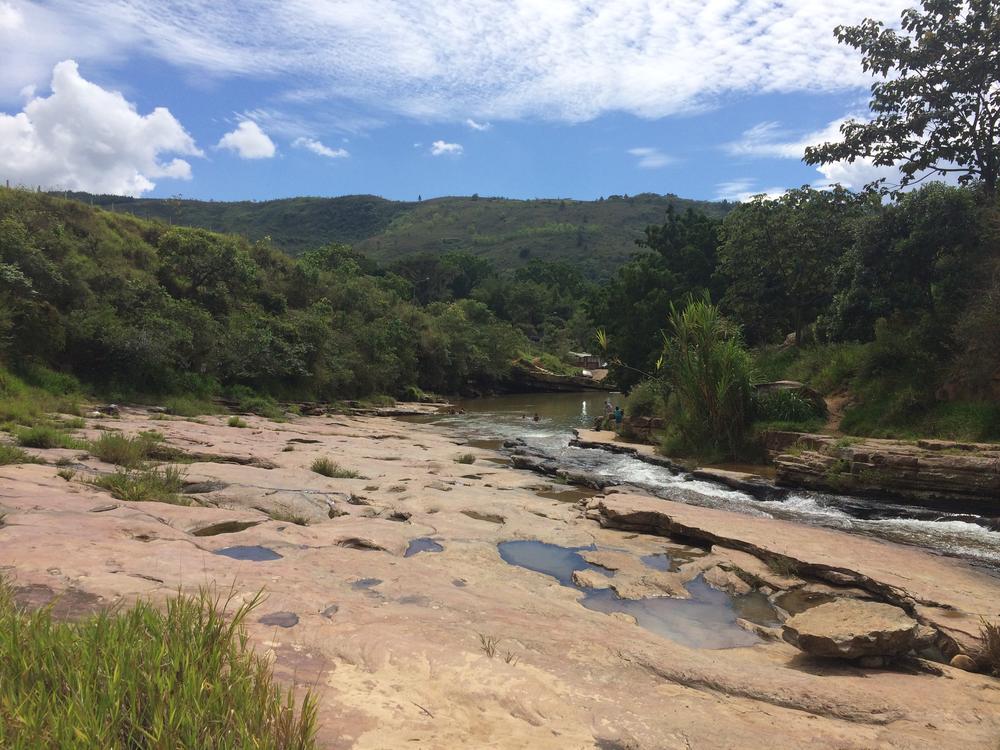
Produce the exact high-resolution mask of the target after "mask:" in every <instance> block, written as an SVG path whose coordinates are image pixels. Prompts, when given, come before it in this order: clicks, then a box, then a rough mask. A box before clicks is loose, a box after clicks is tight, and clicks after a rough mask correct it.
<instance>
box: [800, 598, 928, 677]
mask: <svg viewBox="0 0 1000 750" xmlns="http://www.w3.org/2000/svg"><path fill="white" fill-rule="evenodd" d="M918 628H919V623H917V621H916V620H914V619H913V618H912V617H910V616H909V615H908V614H906V612H904V611H903V610H901V609H900V608H899V607H893V606H892V605H891V604H883V603H881V602H869V601H861V600H859V599H838V600H836V601H833V602H828V603H826V604H820V605H819V606H817V607H813V608H812V609H809V610H806V611H805V612H802V613H801V614H797V615H795V616H794V617H793V618H791V619H790V620H788V621H787V622H786V623H785V624H784V626H783V628H782V637H783V638H784V639H785V640H786V641H787V642H788V643H791V644H792V645H793V646H795V647H797V648H799V649H801V650H802V651H805V652H806V653H807V654H811V655H812V656H827V657H836V658H839V659H861V658H862V657H879V658H882V657H893V656H901V655H903V654H906V653H909V652H910V651H911V650H912V649H913V648H914V646H915V645H916V643H917V635H918ZM871 663H872V664H874V660H872V661H871ZM877 666H882V664H881V663H879V664H878V665H877Z"/></svg>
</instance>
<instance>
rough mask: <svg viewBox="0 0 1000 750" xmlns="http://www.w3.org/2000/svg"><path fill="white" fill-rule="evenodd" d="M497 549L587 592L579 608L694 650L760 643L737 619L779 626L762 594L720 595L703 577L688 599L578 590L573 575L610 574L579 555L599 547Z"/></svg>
mask: <svg viewBox="0 0 1000 750" xmlns="http://www.w3.org/2000/svg"><path fill="white" fill-rule="evenodd" d="M498 548H499V551H500V557H501V558H502V559H503V560H504V562H507V563H509V564H511V565H517V566H520V567H522V568H527V569H528V570H534V571H535V572H538V573H544V574H545V575H549V576H552V577H553V578H555V579H556V580H558V581H559V582H560V583H561V584H562V585H564V586H569V587H572V588H576V589H580V590H581V591H583V592H585V593H584V596H583V598H582V599H581V600H580V604H582V605H583V606H584V607H586V608H587V609H591V610H594V611H596V612H604V613H605V614H611V613H613V612H620V613H623V614H627V615H631V616H632V617H634V618H635V620H636V622H637V623H638V624H639V625H640V626H642V627H643V628H645V629H646V630H649V631H651V632H653V633H656V634H657V635H661V636H663V637H664V638H669V639H670V640H672V641H675V642H677V643H680V644H683V645H685V646H689V647H692V648H710V649H721V648H736V647H740V646H752V645H754V644H756V643H759V642H760V638H758V637H757V636H756V635H754V634H753V633H750V632H747V631H746V630H744V629H743V628H741V627H740V626H739V625H737V624H736V619H737V618H743V619H746V620H750V621H752V622H757V623H760V624H773V623H777V622H778V617H777V614H776V613H775V611H774V609H773V608H772V607H771V605H770V604H769V603H768V601H767V598H766V597H765V596H764V595H763V594H760V593H756V592H755V593H752V594H745V595H742V596H736V597H734V596H731V595H730V594H727V593H724V592H722V591H716V590H715V589H713V588H712V587H711V586H709V585H708V584H707V583H705V580H704V578H703V577H702V576H698V577H697V578H696V579H694V580H693V581H690V582H689V583H688V584H687V585H686V586H685V588H686V589H687V590H688V592H689V593H690V594H691V598H690V599H675V598H671V597H665V596H664V597H651V598H648V599H620V598H619V597H618V595H617V594H615V592H614V591H612V590H611V589H588V588H584V587H581V586H577V585H576V584H575V583H573V573H574V571H577V570H596V571H599V572H601V573H603V574H605V575H609V573H608V571H607V570H605V569H603V568H601V567H599V566H596V565H591V564H590V563H588V562H587V561H586V560H584V559H583V557H582V556H581V555H580V554H579V553H580V552H581V551H584V550H594V549H596V547H595V546H593V545H591V546H590V547H560V546H558V545H555V544H547V543H545V542H538V541H516V542H502V543H501V544H499V545H498ZM647 557H659V558H665V559H667V561H668V562H669V558H667V556H666V555H665V554H661V555H648V556H647ZM644 562H646V561H645V560H644ZM646 564H647V565H649V564H650V563H649V562H647V563H646ZM657 564H659V563H658V562H656V563H654V564H653V565H654V566H655V565H657Z"/></svg>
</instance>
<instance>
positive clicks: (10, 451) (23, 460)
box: [0, 443, 38, 466]
mask: <svg viewBox="0 0 1000 750" xmlns="http://www.w3.org/2000/svg"><path fill="white" fill-rule="evenodd" d="M33 463H38V459H36V458H35V457H34V456H31V455H30V454H28V453H25V452H24V451H23V450H21V449H20V448H18V447H17V446H14V445H9V444H8V443H0V466H7V465H8V464H33Z"/></svg>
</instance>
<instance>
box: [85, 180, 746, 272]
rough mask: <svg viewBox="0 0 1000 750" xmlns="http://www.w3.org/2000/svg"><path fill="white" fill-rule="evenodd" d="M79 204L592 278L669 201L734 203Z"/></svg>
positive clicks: (659, 198) (259, 235) (716, 210)
mask: <svg viewBox="0 0 1000 750" xmlns="http://www.w3.org/2000/svg"><path fill="white" fill-rule="evenodd" d="M68 197H74V198H77V199H79V200H81V201H84V202H87V203H92V204H93V205H99V206H103V207H105V208H108V209H112V210H114V211H116V212H128V213H132V214H135V215H136V216H139V217H141V218H148V219H160V220H162V221H165V222H167V223H169V224H175V225H177V224H179V225H183V226H194V227H202V228H205V229H210V230H212V231H217V232H231V233H235V234H241V235H243V236H245V237H246V238H247V239H249V240H250V241H256V240H260V239H263V238H264V237H270V238H271V241H272V242H273V243H274V245H275V246H276V247H278V248H280V249H282V250H285V251H287V252H288V253H290V254H292V255H297V254H299V253H301V252H303V251H305V250H307V249H309V248H313V247H316V246H318V245H322V244H327V243H330V242H342V243H347V244H350V245H353V246H354V247H355V248H356V249H358V250H361V251H362V252H364V253H366V254H367V255H369V256H370V257H372V258H374V259H375V260H377V261H380V262H388V261H394V260H398V259H400V258H402V257H404V256H406V255H410V254H413V253H418V252H428V253H439V252H447V251H465V252H469V253H472V254H474V255H477V256H481V257H483V258H486V259H488V260H490V261H492V262H494V263H496V264H497V265H498V266H503V267H508V268H509V267H519V266H524V265H526V264H527V263H528V262H529V261H530V260H532V259H538V260H546V261H568V262H571V263H572V264H573V265H575V266H576V267H577V268H579V269H580V270H581V271H582V272H583V274H584V275H585V276H586V277H587V278H590V279H604V278H607V277H608V276H610V274H611V273H612V272H613V271H614V270H615V268H617V267H618V266H619V265H621V264H622V263H624V262H625V261H626V260H628V258H629V256H630V255H631V254H632V253H633V252H634V251H635V240H636V239H638V238H640V237H641V236H642V233H643V230H644V229H645V228H646V227H647V226H648V225H650V224H658V223H661V222H662V221H663V217H664V214H665V212H666V210H667V208H668V207H669V206H673V207H674V208H675V209H676V210H679V211H683V210H685V209H687V208H692V209H696V210H698V211H701V212H704V213H706V214H707V215H709V216H712V217H722V216H724V215H725V214H726V213H727V212H728V211H729V210H730V209H731V208H732V206H731V205H730V204H728V203H725V202H722V203H713V202H708V201H692V200H686V199H683V198H678V197H676V196H673V195H666V196H663V195H653V194H650V193H644V194H641V195H635V196H610V197H608V198H605V199H602V200H597V201H573V200H559V199H542V200H510V199H506V198H480V197H478V196H472V197H466V198H435V199H432V200H425V201H415V202H401V201H389V200H385V199H384V198H379V197H377V196H372V195H348V196H342V197H339V198H289V199H284V200H274V201H264V202H260V203H256V202H249V201H241V202H232V203H230V202H222V201H211V202H209V201H194V200H184V199H173V198H171V199H132V198H122V197H120V196H93V195H89V194H86V193H70V194H68Z"/></svg>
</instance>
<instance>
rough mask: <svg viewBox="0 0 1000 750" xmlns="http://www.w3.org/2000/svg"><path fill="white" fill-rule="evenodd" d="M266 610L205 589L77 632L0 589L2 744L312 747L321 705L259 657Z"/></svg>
mask: <svg viewBox="0 0 1000 750" xmlns="http://www.w3.org/2000/svg"><path fill="white" fill-rule="evenodd" d="M260 602H261V595H260V594H258V595H257V596H256V597H254V598H252V599H251V600H250V601H248V602H245V603H243V604H238V605H236V603H235V602H234V601H232V600H228V601H227V600H220V599H218V598H216V597H212V596H211V595H209V594H208V593H207V592H206V591H202V592H201V593H200V594H198V595H197V596H177V597H175V598H172V599H170V600H168V601H167V604H166V607H165V610H164V611H161V610H159V609H157V608H155V607H153V606H151V605H150V604H147V603H145V602H141V601H140V602H138V603H136V604H134V605H133V606H131V607H129V608H127V609H122V610H117V611H108V610H105V611H102V612H101V613H99V614H96V615H93V616H91V617H88V618H86V619H83V620H81V621H79V622H68V621H59V620H56V619H54V618H53V615H52V611H51V609H49V608H43V609H40V610H37V611H33V612H29V611H25V610H22V609H20V608H19V607H18V606H17V604H16V603H15V598H14V590H13V589H12V588H11V586H10V585H9V584H7V583H5V582H4V581H2V580H0V745H2V746H3V747H4V748H10V750H17V749H18V748H25V749H27V748H39V747H46V748H48V747H51V748H57V747H77V748H93V749H94V750H97V749H98V748H102V749H103V748H119V747H120V748H124V747H130V748H153V747H204V748H209V747H211V748H220V749H221V748H241V747H259V748H269V749H271V750H307V749H308V748H312V747H314V738H315V733H316V709H315V703H314V701H313V699H312V698H311V697H310V696H308V695H307V696H306V697H305V698H303V700H302V702H301V704H299V705H297V704H296V701H295V698H294V696H293V694H292V692H291V691H290V690H285V689H283V688H281V687H279V686H277V685H276V684H275V683H274V681H273V678H272V676H271V670H270V665H269V662H268V660H267V659H266V658H265V657H263V656H260V655H257V654H255V653H254V652H253V650H252V649H251V647H250V644H249V641H248V638H247V635H246V630H245V622H246V618H247V617H248V616H249V614H250V613H251V612H253V611H254V609H255V608H256V607H257V606H258V604H259V603H260ZM234 605H235V606H234ZM227 609H231V611H229V612H228V613H227V611H226V610H227Z"/></svg>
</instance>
